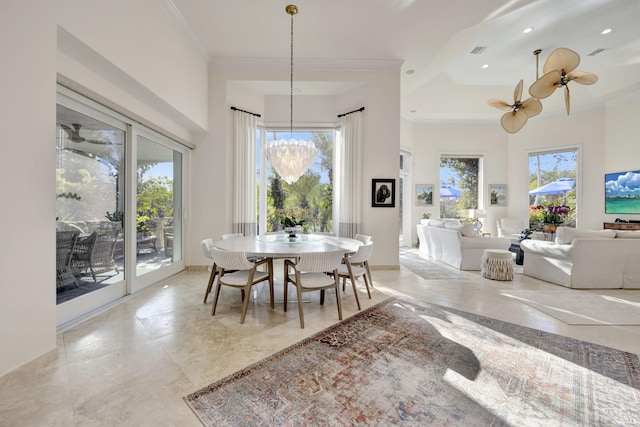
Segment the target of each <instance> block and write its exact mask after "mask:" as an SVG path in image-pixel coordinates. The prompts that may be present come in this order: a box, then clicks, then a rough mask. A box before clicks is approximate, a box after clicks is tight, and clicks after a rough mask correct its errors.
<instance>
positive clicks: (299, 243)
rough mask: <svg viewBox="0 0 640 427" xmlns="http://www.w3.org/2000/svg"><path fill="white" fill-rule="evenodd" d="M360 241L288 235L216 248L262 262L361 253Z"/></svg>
mask: <svg viewBox="0 0 640 427" xmlns="http://www.w3.org/2000/svg"><path fill="white" fill-rule="evenodd" d="M361 244H362V242H360V241H359V240H356V239H349V238H346V237H336V236H331V235H324V234H298V235H297V236H296V237H295V238H290V237H289V235H288V234H286V233H282V234H280V233H275V234H265V235H261V236H243V237H233V238H230V239H223V240H218V241H217V242H215V243H214V245H215V246H216V248H218V249H224V250H227V251H244V252H245V253H246V255H247V256H255V257H261V258H293V257H299V256H300V255H302V254H304V253H310V252H336V251H340V252H342V253H345V254H347V253H352V252H357V251H358V247H359V246H360V245H361Z"/></svg>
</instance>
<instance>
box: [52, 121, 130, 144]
mask: <svg viewBox="0 0 640 427" xmlns="http://www.w3.org/2000/svg"><path fill="white" fill-rule="evenodd" d="M60 127H61V128H62V129H64V131H65V132H67V135H69V139H70V140H71V141H73V142H77V143H81V142H89V143H91V144H100V145H118V144H117V143H115V142H111V141H101V140H98V139H87V138H85V137H83V136H80V129H81V128H82V125H80V124H78V123H72V124H71V126H69V125H65V124H60Z"/></svg>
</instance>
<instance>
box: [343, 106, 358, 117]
mask: <svg viewBox="0 0 640 427" xmlns="http://www.w3.org/2000/svg"><path fill="white" fill-rule="evenodd" d="M360 111H364V107H360V108H358V109H357V110H353V111H349V112H348V113H344V114H338V117H344V116H346V115H348V114H351V113H359V112H360Z"/></svg>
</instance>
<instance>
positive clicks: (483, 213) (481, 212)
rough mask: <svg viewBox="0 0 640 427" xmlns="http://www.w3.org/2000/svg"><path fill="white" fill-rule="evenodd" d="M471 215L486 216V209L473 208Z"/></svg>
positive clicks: (476, 216)
mask: <svg viewBox="0 0 640 427" xmlns="http://www.w3.org/2000/svg"><path fill="white" fill-rule="evenodd" d="M473 217H474V218H486V217H487V210H486V209H474V210H473Z"/></svg>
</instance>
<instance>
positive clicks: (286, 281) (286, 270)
mask: <svg viewBox="0 0 640 427" xmlns="http://www.w3.org/2000/svg"><path fill="white" fill-rule="evenodd" d="M288 295H289V267H288V265H287V261H286V260H285V261H284V298H283V299H284V311H285V312H286V311H287V296H288Z"/></svg>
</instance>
